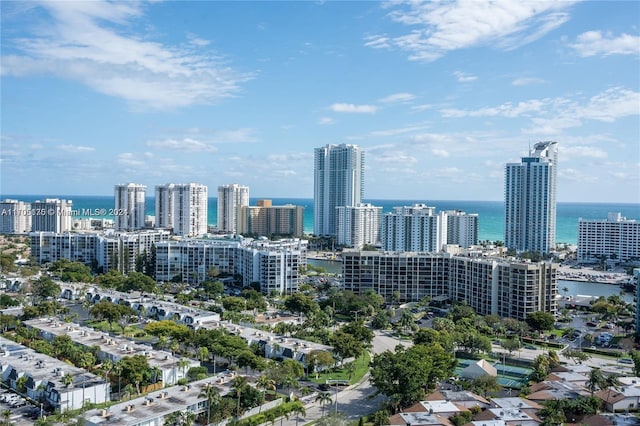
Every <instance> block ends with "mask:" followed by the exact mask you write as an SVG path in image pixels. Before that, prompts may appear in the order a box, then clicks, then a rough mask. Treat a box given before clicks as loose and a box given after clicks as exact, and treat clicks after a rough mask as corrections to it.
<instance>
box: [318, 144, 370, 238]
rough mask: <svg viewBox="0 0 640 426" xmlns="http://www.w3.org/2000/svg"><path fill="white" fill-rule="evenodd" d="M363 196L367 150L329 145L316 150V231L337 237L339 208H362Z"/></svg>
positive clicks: (353, 146) (343, 145)
mask: <svg viewBox="0 0 640 426" xmlns="http://www.w3.org/2000/svg"><path fill="white" fill-rule="evenodd" d="M363 197H364V151H363V150H362V149H361V148H360V147H358V146H357V145H345V144H342V145H326V146H324V147H322V148H316V149H315V155H314V190H313V201H314V204H313V209H314V210H313V218H314V226H313V230H314V233H315V234H316V235H326V236H336V234H337V230H338V228H337V218H336V216H337V210H336V207H353V206H357V205H360V204H361V203H362V199H363Z"/></svg>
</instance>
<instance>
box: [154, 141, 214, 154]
mask: <svg viewBox="0 0 640 426" xmlns="http://www.w3.org/2000/svg"><path fill="white" fill-rule="evenodd" d="M147 146H148V147H149V148H156V149H173V150H178V151H185V152H216V151H217V150H218V149H217V148H216V147H214V146H211V145H209V144H206V143H204V142H201V141H198V140H195V139H191V138H184V139H180V140H178V139H164V140H161V141H149V142H147Z"/></svg>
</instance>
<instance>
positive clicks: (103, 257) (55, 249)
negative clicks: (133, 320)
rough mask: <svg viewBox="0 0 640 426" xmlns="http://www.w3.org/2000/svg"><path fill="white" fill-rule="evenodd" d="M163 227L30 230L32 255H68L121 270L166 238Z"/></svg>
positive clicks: (41, 259) (46, 258) (48, 258)
mask: <svg viewBox="0 0 640 426" xmlns="http://www.w3.org/2000/svg"><path fill="white" fill-rule="evenodd" d="M169 236H170V234H169V231H166V230H143V231H138V232H113V231H106V232H100V233H98V232H86V233H80V232H78V233H75V232H74V233H71V232H63V233H55V232H31V233H30V234H29V240H30V247H31V255H32V256H33V258H34V259H36V261H37V262H38V263H41V264H42V263H51V262H56V261H58V260H60V259H69V260H71V261H73V262H81V263H84V264H85V265H87V266H89V267H91V268H94V269H99V270H102V271H104V272H107V271H109V270H111V269H115V270H117V271H119V272H121V273H123V274H126V273H129V272H131V271H135V270H136V261H137V259H138V258H139V256H143V257H144V258H145V260H147V259H149V258H150V257H151V256H152V252H153V250H155V244H157V243H159V242H160V241H164V240H167V239H168V238H169Z"/></svg>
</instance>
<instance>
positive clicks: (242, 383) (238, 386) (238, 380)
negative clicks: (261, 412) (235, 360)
mask: <svg viewBox="0 0 640 426" xmlns="http://www.w3.org/2000/svg"><path fill="white" fill-rule="evenodd" d="M231 386H233V390H232V391H233V393H234V394H235V395H236V398H238V406H237V408H236V416H237V417H240V397H241V396H242V391H244V390H245V388H246V387H247V386H249V384H248V382H247V378H246V377H244V376H236V377H235V378H234V379H233V380H232V381H231Z"/></svg>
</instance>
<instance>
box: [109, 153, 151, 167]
mask: <svg viewBox="0 0 640 426" xmlns="http://www.w3.org/2000/svg"><path fill="white" fill-rule="evenodd" d="M116 161H117V162H118V164H120V165H122V166H125V167H136V168H140V167H144V166H145V162H144V161H142V160H141V159H140V158H139V157H138V156H137V155H135V154H133V153H132V152H123V153H122V154H118V158H117V160H116Z"/></svg>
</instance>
